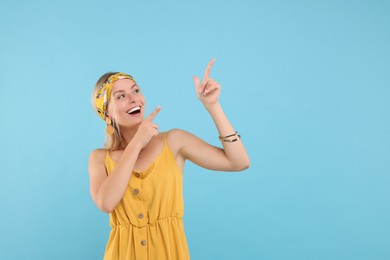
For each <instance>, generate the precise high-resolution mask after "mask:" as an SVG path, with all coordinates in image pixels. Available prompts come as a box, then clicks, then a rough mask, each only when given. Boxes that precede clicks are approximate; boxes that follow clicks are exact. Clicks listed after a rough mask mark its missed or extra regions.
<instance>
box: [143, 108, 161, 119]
mask: <svg viewBox="0 0 390 260" xmlns="http://www.w3.org/2000/svg"><path fill="white" fill-rule="evenodd" d="M160 110H161V106H157V108H156V109H155V110H154V111H153V112H152V113H151V114H150V115H149V116H148V117H147V118H146V119H145V120H149V121H150V122H152V121H153V119H154V118H155V117H156V115H157V114H158V112H160Z"/></svg>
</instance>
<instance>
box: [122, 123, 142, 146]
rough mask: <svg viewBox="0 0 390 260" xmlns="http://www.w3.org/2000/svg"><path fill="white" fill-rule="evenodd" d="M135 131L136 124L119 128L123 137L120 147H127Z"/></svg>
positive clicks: (136, 128)
mask: <svg viewBox="0 0 390 260" xmlns="http://www.w3.org/2000/svg"><path fill="white" fill-rule="evenodd" d="M137 131H138V126H134V127H132V128H122V129H121V136H122V138H123V144H122V145H121V148H123V149H125V148H126V147H127V145H128V144H129V143H130V142H131V140H133V138H134V136H135V134H136V133H137Z"/></svg>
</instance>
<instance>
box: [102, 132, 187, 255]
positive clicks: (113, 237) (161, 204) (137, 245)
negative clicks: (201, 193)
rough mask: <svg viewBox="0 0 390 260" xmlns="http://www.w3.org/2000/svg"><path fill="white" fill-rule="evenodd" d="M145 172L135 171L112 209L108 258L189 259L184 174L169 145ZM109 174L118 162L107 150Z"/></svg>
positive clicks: (106, 253) (165, 146)
mask: <svg viewBox="0 0 390 260" xmlns="http://www.w3.org/2000/svg"><path fill="white" fill-rule="evenodd" d="M166 135H167V134H166V133H164V147H163V149H162V151H161V153H160V154H159V156H158V157H157V158H156V159H155V161H154V162H153V163H152V164H151V165H150V166H149V167H148V168H147V169H146V170H145V171H142V172H137V171H133V173H132V176H131V177H130V181H129V184H128V187H127V189H126V191H125V193H124V195H123V198H122V200H121V201H120V203H119V204H118V205H117V206H116V208H115V209H114V210H113V211H112V212H111V213H110V226H111V227H112V230H111V232H110V237H109V239H108V242H107V246H106V251H105V255H104V259H105V260H109V259H112V260H114V259H115V260H124V259H126V260H127V259H136V260H157V259H158V260H186V259H190V254H189V251H188V246H187V240H186V237H185V234H184V226H183V221H182V218H183V214H184V200H183V176H182V172H181V170H180V169H179V167H178V166H177V164H176V161H175V158H174V156H173V154H172V152H171V150H170V149H169V147H168V144H167V140H166ZM105 165H106V168H107V172H108V174H110V172H111V171H112V170H113V169H114V168H115V162H114V161H113V160H112V159H111V157H110V154H109V152H108V151H107V155H106V160H105Z"/></svg>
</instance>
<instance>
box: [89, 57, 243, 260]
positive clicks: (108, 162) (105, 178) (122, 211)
mask: <svg viewBox="0 0 390 260" xmlns="http://www.w3.org/2000/svg"><path fill="white" fill-rule="evenodd" d="M214 61H215V59H212V60H211V61H210V63H209V64H208V66H207V68H206V71H205V73H204V77H203V80H202V81H200V79H199V78H198V77H193V80H194V83H195V90H196V94H197V96H198V98H199V100H200V101H201V102H202V103H203V105H204V106H205V108H206V109H207V110H208V112H209V113H210V115H211V117H212V119H213V120H214V122H215V125H216V127H217V129H218V132H219V135H220V137H219V138H220V140H221V142H222V144H223V148H218V147H215V146H212V145H210V144H208V143H206V142H204V141H203V140H201V139H200V138H198V137H196V136H194V135H192V134H190V133H188V132H186V131H183V130H179V129H173V130H170V131H169V132H166V133H159V132H158V126H157V125H156V124H155V123H154V122H153V120H154V118H155V117H156V116H157V115H158V113H159V112H160V107H157V108H156V109H155V110H154V111H153V112H152V113H151V114H150V115H149V116H148V117H146V118H144V107H145V98H144V96H143V95H142V93H141V91H140V88H139V86H138V85H137V83H136V81H135V80H134V79H133V78H132V77H131V76H130V75H127V74H124V73H107V74H105V75H103V76H102V77H101V78H100V79H99V80H98V82H97V84H96V86H95V89H94V92H93V95H92V103H93V105H94V108H95V111H96V112H97V113H98V115H99V116H100V117H101V118H102V119H103V120H105V121H106V123H107V128H106V132H107V136H108V142H107V143H106V147H105V149H97V150H95V151H93V152H92V153H91V155H90V159H89V176H90V191H91V196H92V199H93V201H94V202H95V204H96V205H97V207H98V208H99V209H101V210H102V211H104V212H107V213H110V225H111V227H112V230H111V233H110V237H109V240H108V243H107V247H106V252H105V256H104V259H158V260H164V259H189V258H190V255H189V252H188V247H187V242H186V238H185V234H184V228H183V222H182V217H183V213H184V204H183V195H182V172H183V168H184V163H185V161H186V160H190V161H192V162H193V163H195V164H197V165H199V166H201V167H204V168H207V169H210V170H217V171H241V170H244V169H246V168H248V167H249V157H248V155H247V153H246V151H245V148H244V145H243V144H242V142H241V140H240V136H239V135H238V134H237V132H236V131H235V130H234V129H233V127H232V126H231V125H230V123H229V121H228V119H227V118H226V116H225V114H224V112H223V110H222V108H221V106H220V104H219V102H218V99H219V95H220V92H221V87H220V85H219V84H218V82H216V81H215V80H213V79H212V78H210V71H211V67H212V65H213V63H214Z"/></svg>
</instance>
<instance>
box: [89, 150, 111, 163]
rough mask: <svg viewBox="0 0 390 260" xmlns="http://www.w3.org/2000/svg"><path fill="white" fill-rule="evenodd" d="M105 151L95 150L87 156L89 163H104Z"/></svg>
mask: <svg viewBox="0 0 390 260" xmlns="http://www.w3.org/2000/svg"><path fill="white" fill-rule="evenodd" d="M106 153H107V150H106V149H95V150H93V151H92V152H91V153H90V154H89V163H94V164H95V163H104V160H105V158H106Z"/></svg>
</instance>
